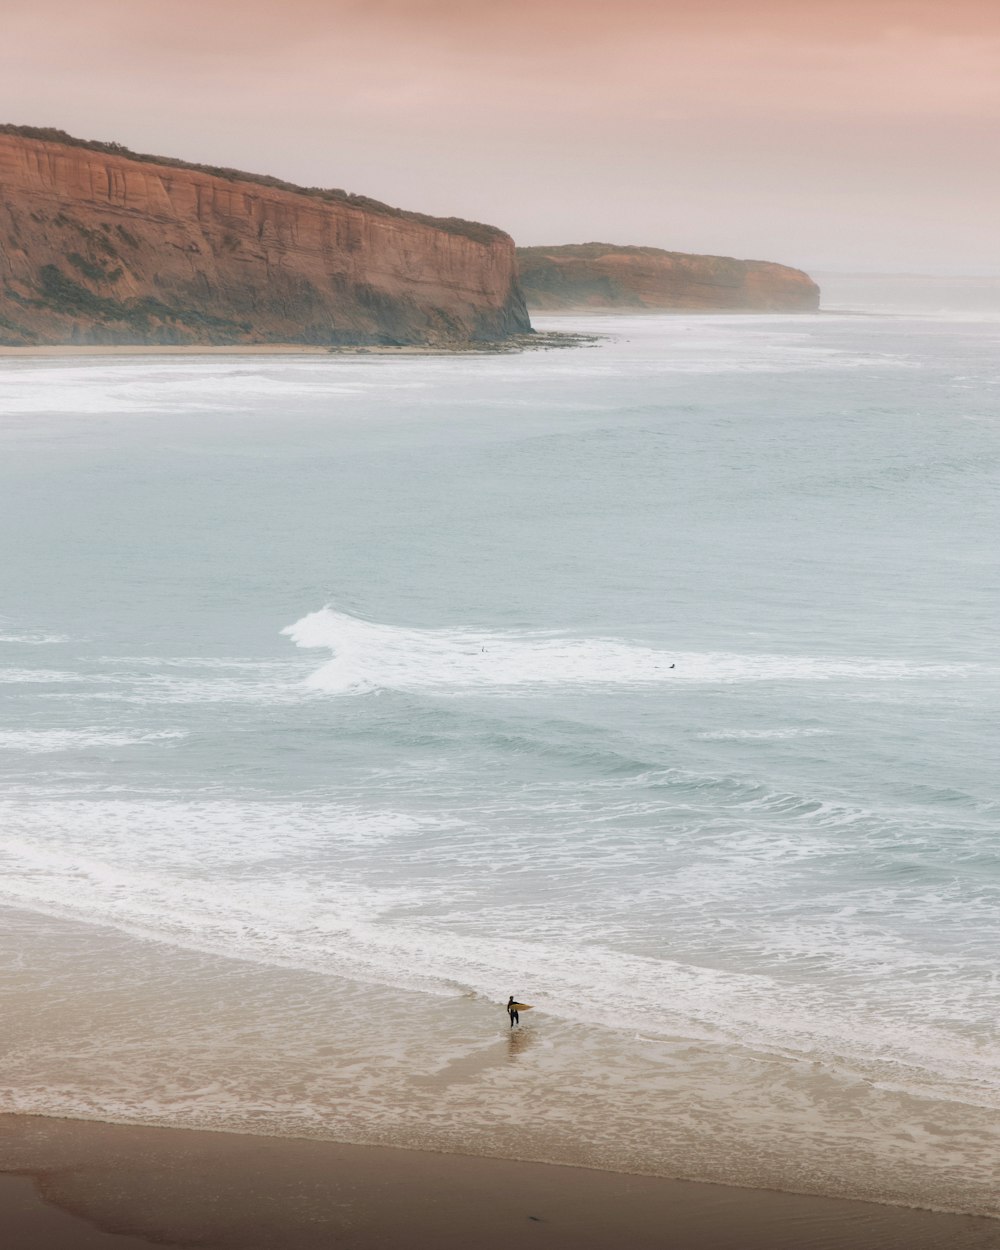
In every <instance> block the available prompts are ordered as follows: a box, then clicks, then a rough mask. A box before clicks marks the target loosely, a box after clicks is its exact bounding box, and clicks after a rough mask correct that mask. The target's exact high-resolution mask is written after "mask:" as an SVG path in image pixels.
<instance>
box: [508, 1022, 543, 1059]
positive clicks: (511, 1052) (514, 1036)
mask: <svg viewBox="0 0 1000 1250" xmlns="http://www.w3.org/2000/svg"><path fill="white" fill-rule="evenodd" d="M535 1041H536V1038H535V1031H534V1029H522V1028H516V1029H511V1030H510V1032H509V1033H508V1034H507V1058H508V1059H516V1058H517V1057H518V1055H523V1054H524V1052H525V1051H526V1050H530V1049H531V1047H532V1046H534V1044H535Z"/></svg>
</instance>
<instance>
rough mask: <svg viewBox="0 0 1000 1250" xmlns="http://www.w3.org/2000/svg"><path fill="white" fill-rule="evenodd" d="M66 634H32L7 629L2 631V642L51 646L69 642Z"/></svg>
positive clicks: (0, 639)
mask: <svg viewBox="0 0 1000 1250" xmlns="http://www.w3.org/2000/svg"><path fill="white" fill-rule="evenodd" d="M68 641H69V639H68V638H67V636H66V635H65V634H32V633H20V632H17V631H13V632H12V631H10V630H7V631H6V632H4V633H0V643H12V644H14V645H16V646H21V647H50V646H53V645H54V644H56V643H59V642H68Z"/></svg>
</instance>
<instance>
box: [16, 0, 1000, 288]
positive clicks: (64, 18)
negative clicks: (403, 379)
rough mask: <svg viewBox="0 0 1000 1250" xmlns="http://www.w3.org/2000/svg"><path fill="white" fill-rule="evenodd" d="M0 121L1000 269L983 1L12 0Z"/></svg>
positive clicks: (659, 224)
mask: <svg viewBox="0 0 1000 1250" xmlns="http://www.w3.org/2000/svg"><path fill="white" fill-rule="evenodd" d="M4 24H5V34H6V36H7V37H6V38H5V40H4V41H3V45H2V47H0V121H10V122H13V123H16V124H23V125H36V126H55V127H59V128H61V129H64V130H67V131H69V132H70V133H71V134H74V135H77V136H79V137H82V138H91V139H104V140H113V141H117V142H120V143H123V144H126V145H127V146H128V147H130V148H133V149H135V150H137V151H144V152H153V153H158V154H161V155H165V156H176V157H180V158H183V159H186V160H190V161H196V162H204V163H209V164H223V165H228V166H233V167H237V168H242V169H246V170H248V171H251V172H257V173H267V174H273V175H276V176H278V177H282V178H285V179H288V180H289V181H292V182H296V183H300V184H304V185H319V186H338V187H343V188H345V189H346V190H349V191H354V192H359V193H362V194H365V195H370V196H373V197H375V198H378V199H380V200H384V201H387V202H389V203H392V204H397V205H400V206H402V207H405V208H411V209H416V210H420V211H424V212H429V213H434V214H439V215H442V216H462V217H468V218H473V219H477V220H481V221H487V222H491V223H492V224H495V225H498V226H500V227H502V228H503V229H505V230H507V231H509V232H510V233H511V234H512V235H513V236H514V238H515V239H516V240H517V242H518V243H520V244H523V245H526V246H530V245H533V244H554V243H572V242H588V241H594V240H596V241H601V242H611V243H620V244H638V245H645V246H653V247H663V248H668V249H671V250H675V251H691V252H708V253H715V254H724V255H734V256H741V257H747V258H754V259H763V260H775V261H780V262H783V263H785V264H791V265H797V266H800V267H802V268H805V269H807V270H810V271H819V272H824V271H825V272H841V273H865V272H867V273H880V274H900V273H907V274H928V275H931V276H933V275H945V274H947V275H958V274H963V275H969V276H988V275H993V274H996V273H1000V244H998V242H997V229H996V224H995V223H996V219H997V215H998V209H1000V169H998V168H997V163H996V161H995V159H994V158H993V150H994V147H995V133H996V124H997V121H998V118H1000V73H998V69H1000V10H998V9H997V8H996V7H995V6H993V5H990V4H987V3H986V2H985V0H957V2H956V3H952V4H951V5H949V6H948V7H947V8H940V7H938V6H936V5H933V4H930V3H925V2H923V0H871V3H862V2H861V0H817V2H816V3H812V4H810V5H809V6H808V9H806V8H804V7H803V6H802V5H801V4H798V3H795V0H753V2H745V3H740V2H738V0H706V2H705V3H703V4H702V5H700V6H699V9H698V11H697V12H696V13H695V12H690V11H688V9H687V7H686V6H684V5H682V4H680V3H676V2H674V0H667V2H666V3H652V2H651V0H624V2H623V3H621V4H619V5H618V6H617V7H616V8H615V9H614V10H611V9H609V8H607V7H605V6H603V5H601V4H598V3H596V2H595V0H576V2H575V3H573V4H570V3H568V2H567V0H537V2H536V3H535V4H532V5H528V4H527V3H526V0H511V2H510V3H508V5H507V6H506V7H505V8H504V11H503V15H502V18H497V17H496V15H495V12H491V8H490V7H489V6H486V5H485V4H481V3H475V2H473V3H464V4H459V3H456V2H455V0H440V2H434V0H418V2H411V3H406V2H405V0H375V2H372V3H366V4H361V3H353V2H348V0H332V2H324V0H288V3H286V4H285V5H283V6H282V7H281V9H280V10H279V9H278V8H277V6H274V5H272V4H268V3H264V2H263V0H247V2H246V3H241V4H236V3H235V0H218V2H217V3H215V4H214V5H212V6H211V7H210V8H209V7H207V6H204V5H200V6H199V5H196V4H195V3H193V0H175V2H174V3H170V4H167V3H163V2H161V0H138V2H137V3H135V4H133V5H131V6H129V7H128V8H127V9H123V8H122V7H121V6H119V5H115V4H114V3H112V0H93V2H92V3H90V4H88V5H87V6H86V8H85V9H81V8H80V7H79V6H76V5H72V4H70V3H68V0H38V2H37V3H33V4H28V3H26V2H25V0H8V4H7V5H6V6H5V23H4Z"/></svg>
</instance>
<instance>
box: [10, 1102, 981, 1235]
mask: <svg viewBox="0 0 1000 1250" xmlns="http://www.w3.org/2000/svg"><path fill="white" fill-rule="evenodd" d="M0 1172H2V1173H3V1175H2V1176H0V1244H3V1245H4V1246H7V1247H10V1248H11V1250H15V1248H16V1250H22V1248H23V1250H28V1248H29V1247H30V1250H112V1248H118V1250H132V1248H133V1247H135V1248H138V1247H141V1246H148V1245H151V1244H152V1245H157V1246H193V1245H197V1246H200V1247H204V1248H205V1250H265V1248H271V1247H281V1248H282V1250H318V1248H319V1247H329V1246H342V1247H350V1248H351V1250H375V1248H376V1247H390V1246H392V1247H432V1246H433V1247H439V1248H441V1250H451V1248H454V1250H459V1247H463V1248H464V1247H480V1248H481V1250H494V1247H495V1248H496V1250H500V1247H506V1246H508V1245H510V1244H511V1243H512V1242H516V1243H519V1244H524V1245H542V1246H546V1247H551V1248H552V1250H570V1248H572V1250H602V1248H603V1247H611V1246H629V1247H635V1248H636V1250H643V1248H646V1247H648V1248H649V1250H653V1248H654V1247H656V1248H657V1250H664V1248H671V1250H793V1248H794V1250H808V1248H809V1247H817V1248H819V1247H822V1248H823V1250H841V1248H842V1250H848V1248H849V1247H850V1250H932V1248H933V1250H936V1248H938V1247H942V1246H948V1247H949V1250H987V1248H994V1247H998V1246H1000V1224H998V1223H996V1222H995V1221H991V1220H983V1219H977V1218H975V1217H971V1216H958V1215H944V1214H937V1213H934V1212H929V1211H916V1210H912V1209H907V1208H902V1207H887V1206H877V1205H874V1204H869V1203H861V1202H844V1201H839V1200H834V1199H825V1198H813V1197H804V1196H800V1195H796V1194H783V1193H775V1192H770V1191H758V1190H749V1189H736V1188H728V1187H725V1186H719V1185H700V1184H693V1183H690V1182H683V1181H668V1180H662V1179H659V1178H655V1177H643V1176H624V1175H620V1174H616V1173H611V1172H597V1171H591V1170H588V1169H584V1168H571V1167H555V1166H550V1165H544V1164H536V1163H519V1162H515V1161H511V1160H504V1159H482V1158H469V1157H464V1156H459V1155H445V1154H434V1153H431V1152H425V1151H414V1150H402V1149H399V1150H397V1149H386V1148H380V1147H369V1146H349V1145H341V1144H338V1143H335V1142H325V1141H304V1140H289V1139H280V1138H269V1137H255V1136H249V1135H246V1136H241V1135H232V1134H225V1133H206V1132H191V1131H187V1130H175V1129H155V1128H142V1127H135V1126H128V1125H112V1124H101V1123H88V1122H84V1121H73V1120H56V1119H47V1118H39V1117H21V1116H3V1117H0Z"/></svg>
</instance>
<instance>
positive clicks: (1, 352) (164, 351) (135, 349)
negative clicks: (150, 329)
mask: <svg viewBox="0 0 1000 1250" xmlns="http://www.w3.org/2000/svg"><path fill="white" fill-rule="evenodd" d="M601 337H603V336H601V335H597V334H574V333H571V332H568V331H564V330H550V331H545V330H540V331H536V332H534V333H532V334H518V335H514V336H513V337H511V338H509V339H504V340H503V341H502V342H498V343H469V344H459V345H452V346H450V347H446V346H441V345H434V344H425V343H409V344H405V345H402V346H399V347H386V346H377V345H370V346H364V345H358V346H340V345H336V344H325V345H312V344H308V343H229V344H205V343H201V344H194V343H188V344H183V343H149V344H137V343H127V344H115V343H87V344H79V343H58V344H51V343H49V344H39V345H34V346H18V347H14V346H10V345H2V344H0V359H7V358H9V359H15V360H16V359H30V358H32V357H40V358H58V357H65V356H69V357H88V356H497V355H507V354H514V353H518V352H532V351H558V350H561V349H565V348H570V347H589V346H591V345H592V344H594V343H596V342H598V341H599V340H600V338H601Z"/></svg>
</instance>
